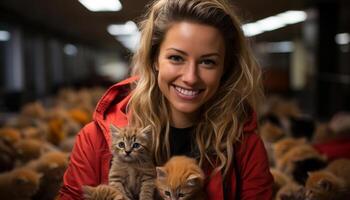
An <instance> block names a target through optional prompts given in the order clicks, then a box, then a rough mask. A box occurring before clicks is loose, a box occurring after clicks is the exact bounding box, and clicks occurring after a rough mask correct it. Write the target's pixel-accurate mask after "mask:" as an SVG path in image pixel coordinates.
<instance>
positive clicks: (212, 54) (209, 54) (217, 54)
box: [166, 48, 220, 58]
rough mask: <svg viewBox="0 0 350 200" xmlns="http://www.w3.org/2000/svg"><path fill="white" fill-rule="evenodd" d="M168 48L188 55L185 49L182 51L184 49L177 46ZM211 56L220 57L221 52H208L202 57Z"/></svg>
mask: <svg viewBox="0 0 350 200" xmlns="http://www.w3.org/2000/svg"><path fill="white" fill-rule="evenodd" d="M166 50H174V51H177V52H179V53H181V54H184V55H186V56H187V55H188V54H187V53H186V52H185V51H182V50H180V49H176V48H167V49H166ZM210 56H218V57H220V54H219V53H216V52H214V53H208V54H204V55H202V56H201V58H204V57H210Z"/></svg>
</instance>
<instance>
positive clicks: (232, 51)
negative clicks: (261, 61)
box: [128, 0, 262, 175]
mask: <svg viewBox="0 0 350 200" xmlns="http://www.w3.org/2000/svg"><path fill="white" fill-rule="evenodd" d="M181 21H189V22H194V23H200V24H205V25H209V26H213V27H215V28H217V29H218V30H219V31H220V32H221V34H222V36H223V38H224V41H225V45H226V46H225V52H226V53H225V54H226V55H225V64H224V70H225V72H224V75H223V76H222V77H221V80H220V86H219V88H218V90H217V92H216V94H215V95H214V96H213V97H212V98H211V99H210V100H209V101H208V102H206V103H205V104H204V105H203V106H202V108H201V116H202V117H201V119H198V122H196V125H195V134H196V139H195V140H196V144H197V146H198V150H199V155H200V157H199V164H200V165H201V166H202V165H203V164H204V163H209V164H211V165H212V167H214V168H215V171H218V170H220V171H221V170H223V172H224V175H226V174H227V172H228V170H229V168H230V166H231V164H232V161H233V157H234V144H235V143H236V142H237V141H239V140H240V139H241V136H242V135H243V125H244V123H245V122H247V121H249V119H250V117H251V115H252V111H253V110H256V106H257V100H258V99H259V98H260V97H262V88H261V83H260V82H261V81H260V80H261V71H260V68H259V67H258V66H257V64H256V62H255V60H254V58H253V56H252V53H251V50H250V48H249V45H248V42H247V40H246V38H245V37H244V34H243V32H242V29H241V24H240V20H239V19H238V17H237V15H236V13H235V11H234V9H233V6H232V5H231V4H229V3H228V2H227V1H225V0H191V1H189V0H158V1H155V2H153V4H151V5H150V7H149V9H148V12H147V13H146V15H145V17H144V19H143V20H142V21H141V23H140V30H141V41H140V47H139V49H138V51H137V52H136V53H135V55H134V57H133V66H134V69H133V75H137V76H139V80H138V81H137V83H136V85H135V88H134V90H133V93H132V97H131V101H130V103H129V106H128V107H129V109H130V110H131V112H132V117H131V120H130V122H129V123H130V124H129V125H131V126H136V127H146V126H147V125H151V126H152V129H153V136H152V137H153V147H152V148H153V152H154V159H155V162H156V163H157V164H162V163H164V162H165V161H166V160H168V159H169V157H170V147H169V146H170V145H169V129H170V122H169V119H170V116H169V114H170V113H169V109H168V106H167V100H166V98H165V97H164V96H163V94H162V93H161V91H160V89H159V87H158V83H157V71H156V70H155V66H154V64H155V62H156V60H157V56H158V53H159V48H160V45H161V43H162V41H163V39H164V37H165V34H166V33H167V30H168V29H169V28H170V27H171V26H172V24H174V23H177V22H181ZM213 154H214V155H215V157H214V159H213Z"/></svg>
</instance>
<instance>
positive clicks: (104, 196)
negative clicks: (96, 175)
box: [82, 185, 124, 200]
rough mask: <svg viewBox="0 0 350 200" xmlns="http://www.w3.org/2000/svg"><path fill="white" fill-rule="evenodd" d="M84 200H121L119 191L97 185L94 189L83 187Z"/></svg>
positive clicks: (107, 186)
mask: <svg viewBox="0 0 350 200" xmlns="http://www.w3.org/2000/svg"><path fill="white" fill-rule="evenodd" d="M82 190H83V196H84V199H85V200H123V199H124V198H123V195H122V193H121V192H120V191H118V190H117V189H116V188H114V187H112V186H110V185H98V186H96V187H91V186H83V188H82Z"/></svg>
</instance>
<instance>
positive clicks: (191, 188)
mask: <svg viewBox="0 0 350 200" xmlns="http://www.w3.org/2000/svg"><path fill="white" fill-rule="evenodd" d="M204 178H205V177H204V173H203V171H202V170H201V168H200V167H199V166H198V164H197V162H196V160H194V159H192V158H189V157H186V156H174V157H172V158H171V159H170V160H169V161H168V162H167V163H165V165H164V166H163V167H157V180H156V187H157V190H158V192H159V195H160V196H161V197H162V198H163V199H164V200H170V199H171V200H173V199H178V200H186V199H192V200H200V199H205V198H204V192H203V190H202V187H203V184H204Z"/></svg>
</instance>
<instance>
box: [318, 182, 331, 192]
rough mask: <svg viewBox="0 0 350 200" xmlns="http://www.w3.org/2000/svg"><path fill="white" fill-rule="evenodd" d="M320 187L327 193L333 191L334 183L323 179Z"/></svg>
mask: <svg viewBox="0 0 350 200" xmlns="http://www.w3.org/2000/svg"><path fill="white" fill-rule="evenodd" d="M318 185H319V186H320V187H321V188H323V189H324V190H325V191H330V190H331V189H332V183H331V182H330V181H328V180H326V179H322V180H320V181H319V182H318Z"/></svg>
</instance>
